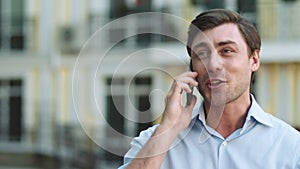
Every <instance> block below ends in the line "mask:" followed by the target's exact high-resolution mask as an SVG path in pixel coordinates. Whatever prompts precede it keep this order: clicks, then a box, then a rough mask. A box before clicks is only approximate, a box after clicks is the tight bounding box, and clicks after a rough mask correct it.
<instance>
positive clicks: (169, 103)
mask: <svg viewBox="0 0 300 169" xmlns="http://www.w3.org/2000/svg"><path fill="white" fill-rule="evenodd" d="M196 76H197V73H195V72H186V73H183V74H182V75H180V76H178V78H177V79H176V80H175V81H174V82H173V84H172V87H171V89H170V91H169V93H168V95H167V97H166V107H165V110H164V113H163V117H162V120H161V123H160V125H159V126H158V127H157V128H156V130H155V131H154V133H153V135H152V137H151V138H150V139H149V140H148V142H147V143H146V144H145V145H144V146H143V148H142V149H141V150H140V152H139V153H138V155H137V156H136V157H135V158H134V159H133V160H132V161H131V163H130V164H129V165H128V167H127V169H141V168H143V169H147V168H149V169H150V168H151V169H159V168H160V166H161V164H162V163H163V160H164V158H165V156H166V154H167V152H168V150H169V148H170V146H171V144H172V142H173V141H174V140H175V139H176V137H177V136H178V134H179V133H180V132H181V131H182V130H183V129H185V128H186V127H187V126H188V125H189V123H190V121H191V116H192V110H193V108H194V106H195V104H196V97H195V96H193V97H192V99H191V103H190V105H187V106H182V105H181V94H182V91H183V90H184V91H186V92H191V89H190V87H189V85H192V86H197V82H196V81H195V80H194V78H195V77H196Z"/></svg>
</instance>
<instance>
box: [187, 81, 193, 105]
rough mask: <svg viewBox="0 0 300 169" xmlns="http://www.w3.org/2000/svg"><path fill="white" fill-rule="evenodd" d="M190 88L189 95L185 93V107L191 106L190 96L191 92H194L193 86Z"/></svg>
mask: <svg viewBox="0 0 300 169" xmlns="http://www.w3.org/2000/svg"><path fill="white" fill-rule="evenodd" d="M190 88H191V90H192V91H191V92H190V93H186V105H190V104H191V99H192V95H193V91H194V86H190Z"/></svg>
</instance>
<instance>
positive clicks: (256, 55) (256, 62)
mask: <svg viewBox="0 0 300 169" xmlns="http://www.w3.org/2000/svg"><path fill="white" fill-rule="evenodd" d="M250 64H251V65H250V66H251V70H252V72H255V71H257V70H258V68H259V66H260V51H259V50H258V49H257V50H255V51H254V52H253V53H252V55H251V58H250Z"/></svg>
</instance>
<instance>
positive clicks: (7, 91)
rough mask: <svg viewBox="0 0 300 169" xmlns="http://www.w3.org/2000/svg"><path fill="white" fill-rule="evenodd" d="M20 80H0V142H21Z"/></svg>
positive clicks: (21, 95)
mask: <svg viewBox="0 0 300 169" xmlns="http://www.w3.org/2000/svg"><path fill="white" fill-rule="evenodd" d="M22 97H23V94H22V80H21V79H0V107H1V109H0V141H3V142H6V141H21V137H22Z"/></svg>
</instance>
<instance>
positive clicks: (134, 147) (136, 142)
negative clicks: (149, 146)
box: [118, 125, 158, 169]
mask: <svg viewBox="0 0 300 169" xmlns="http://www.w3.org/2000/svg"><path fill="white" fill-rule="evenodd" d="M157 126H158V125H155V126H152V127H150V128H148V129H147V130H144V131H142V132H141V133H140V135H139V136H138V137H135V138H134V139H133V140H132V141H131V143H130V145H131V148H130V149H129V151H128V152H127V153H126V154H125V156H124V163H123V165H122V166H120V167H119V168H118V169H125V168H126V167H127V166H128V165H129V164H130V162H131V161H132V160H133V159H134V158H135V156H136V155H137V154H138V152H139V151H140V150H141V149H142V147H143V146H144V145H145V144H146V143H147V141H148V140H149V138H150V137H151V136H152V134H153V133H154V131H155V129H156V128H157Z"/></svg>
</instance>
